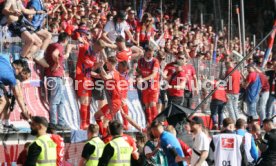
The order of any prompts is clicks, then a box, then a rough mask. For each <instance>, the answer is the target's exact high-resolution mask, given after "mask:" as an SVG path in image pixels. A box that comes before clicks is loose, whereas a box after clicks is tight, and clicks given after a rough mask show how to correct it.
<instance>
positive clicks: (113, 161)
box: [98, 120, 132, 166]
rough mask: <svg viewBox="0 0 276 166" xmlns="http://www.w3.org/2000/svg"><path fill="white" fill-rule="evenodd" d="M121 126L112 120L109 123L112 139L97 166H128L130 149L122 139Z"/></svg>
mask: <svg viewBox="0 0 276 166" xmlns="http://www.w3.org/2000/svg"><path fill="white" fill-rule="evenodd" d="M122 131H123V125H122V124H121V123H120V122H118V121H116V120H114V121H111V122H109V132H110V134H111V135H112V137H113V139H112V140H111V141H110V142H109V143H108V144H106V146H105V147H104V151H103V154H102V156H101V158H100V160H99V163H98V166H106V165H108V166H130V158H131V154H132V147H131V146H130V145H129V143H128V142H126V141H125V139H124V138H123V137H122Z"/></svg>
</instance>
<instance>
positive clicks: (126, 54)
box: [116, 48, 132, 62]
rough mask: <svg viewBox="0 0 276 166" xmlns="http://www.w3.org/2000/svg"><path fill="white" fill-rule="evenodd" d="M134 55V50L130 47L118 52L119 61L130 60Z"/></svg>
mask: <svg viewBox="0 0 276 166" xmlns="http://www.w3.org/2000/svg"><path fill="white" fill-rule="evenodd" d="M131 55H132V50H131V49H130V48H127V49H125V50H122V51H119V52H117V54H116V57H117V60H118V62H122V61H127V62H130V60H131Z"/></svg>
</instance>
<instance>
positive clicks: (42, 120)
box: [32, 116, 48, 127]
mask: <svg viewBox="0 0 276 166" xmlns="http://www.w3.org/2000/svg"><path fill="white" fill-rule="evenodd" d="M32 122H35V123H37V124H42V125H43V126H45V127H48V121H47V119H46V118H45V117H42V116H33V117H32Z"/></svg>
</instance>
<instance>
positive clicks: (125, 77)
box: [120, 72, 129, 99]
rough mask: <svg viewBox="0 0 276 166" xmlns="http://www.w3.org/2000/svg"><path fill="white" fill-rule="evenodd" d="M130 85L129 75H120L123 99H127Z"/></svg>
mask: <svg viewBox="0 0 276 166" xmlns="http://www.w3.org/2000/svg"><path fill="white" fill-rule="evenodd" d="M128 85H129V82H128V73H127V72H126V73H120V89H121V95H122V99H127V92H128Z"/></svg>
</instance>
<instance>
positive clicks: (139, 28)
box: [137, 25, 155, 42]
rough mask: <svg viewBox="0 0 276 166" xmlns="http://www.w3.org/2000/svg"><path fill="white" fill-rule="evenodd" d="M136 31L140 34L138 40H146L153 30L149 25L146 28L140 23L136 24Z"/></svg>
mask: <svg viewBox="0 0 276 166" xmlns="http://www.w3.org/2000/svg"><path fill="white" fill-rule="evenodd" d="M137 33H140V36H139V39H140V42H146V41H149V39H150V37H151V36H152V35H153V34H154V33H155V32H154V28H153V27H151V28H150V29H147V28H143V27H142V25H138V26H137Z"/></svg>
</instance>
